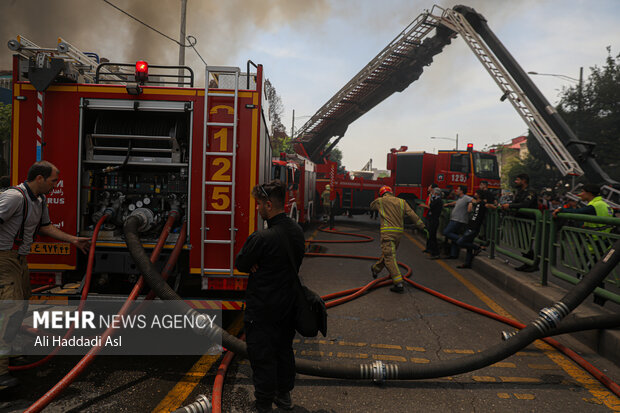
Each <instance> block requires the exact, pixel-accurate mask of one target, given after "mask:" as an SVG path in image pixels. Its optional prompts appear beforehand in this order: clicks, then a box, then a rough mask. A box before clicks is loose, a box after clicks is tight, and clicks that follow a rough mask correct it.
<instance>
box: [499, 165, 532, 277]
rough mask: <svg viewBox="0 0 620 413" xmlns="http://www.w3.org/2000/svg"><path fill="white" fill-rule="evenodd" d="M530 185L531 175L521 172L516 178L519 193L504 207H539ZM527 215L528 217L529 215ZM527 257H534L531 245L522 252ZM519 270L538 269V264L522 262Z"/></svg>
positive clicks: (503, 206)
mask: <svg viewBox="0 0 620 413" xmlns="http://www.w3.org/2000/svg"><path fill="white" fill-rule="evenodd" d="M529 186H530V177H529V175H528V174H519V175H517V176H516V178H515V187H516V188H517V193H516V194H515V198H514V201H512V202H511V203H510V204H503V205H502V209H505V210H507V209H513V210H515V209H516V210H518V209H519V208H531V209H538V196H537V195H536V192H534V191H533V190H531V189H529ZM517 216H518V214H517ZM525 217H528V216H527V215H526V216H525ZM521 255H523V256H524V257H525V258H529V259H531V260H533V259H534V248H533V247H531V246H530V250H529V251H528V252H526V253H523V254H521ZM515 270H517V271H523V272H534V271H537V270H538V266H536V265H529V264H522V265H521V266H519V267H517V268H515Z"/></svg>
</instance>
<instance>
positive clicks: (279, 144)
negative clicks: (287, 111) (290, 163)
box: [265, 79, 293, 153]
mask: <svg viewBox="0 0 620 413" xmlns="http://www.w3.org/2000/svg"><path fill="white" fill-rule="evenodd" d="M265 99H267V102H268V103H269V111H268V116H269V120H270V121H271V136H270V137H269V138H270V141H271V149H272V151H273V152H274V153H279V152H287V153H291V152H292V150H293V146H292V144H291V139H290V138H289V137H288V135H287V134H286V128H285V127H284V124H283V123H282V113H283V112H284V105H283V104H282V98H280V95H278V92H277V91H276V88H275V87H274V86H273V85H272V84H271V81H270V80H269V79H265Z"/></svg>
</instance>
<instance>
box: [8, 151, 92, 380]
mask: <svg viewBox="0 0 620 413" xmlns="http://www.w3.org/2000/svg"><path fill="white" fill-rule="evenodd" d="M58 174H59V171H58V168H56V167H55V166H54V165H52V164H51V163H49V162H47V161H40V162H36V163H34V164H33V165H32V166H31V167H30V170H28V178H27V181H26V182H24V183H22V184H20V185H18V186H16V187H11V188H9V189H7V190H6V191H4V192H3V193H2V194H0V301H4V300H16V301H23V303H22V304H23V305H13V306H10V307H3V308H2V309H1V311H0V354H4V355H2V356H0V390H2V389H3V388H9V387H14V386H16V385H17V384H19V382H18V380H17V379H16V378H14V377H13V376H11V375H10V374H9V369H8V368H9V359H8V358H7V356H6V354H10V352H11V342H12V341H13V340H14V339H15V336H16V334H17V332H18V330H19V328H20V326H21V323H22V319H23V317H24V315H25V313H26V309H27V301H25V300H28V299H29V298H30V295H31V291H30V275H29V272H28V264H27V262H26V256H27V255H28V253H29V252H30V246H31V245H32V242H33V240H34V237H35V236H36V234H37V232H39V233H41V234H43V235H45V236H48V237H52V238H55V239H57V240H59V241H64V242H69V243H71V244H73V245H75V246H76V247H77V248H79V249H80V250H82V252H86V251H87V250H88V248H89V246H90V238H82V237H76V236H74V235H70V234H67V233H66V232H63V231H61V230H60V229H58V228H56V227H55V226H54V225H51V221H50V217H49V212H48V210H47V201H46V199H45V194H48V193H50V192H51V191H52V189H54V187H55V186H56V183H57V182H58ZM5 303H6V302H5Z"/></svg>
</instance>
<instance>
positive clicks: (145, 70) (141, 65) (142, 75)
mask: <svg viewBox="0 0 620 413" xmlns="http://www.w3.org/2000/svg"><path fill="white" fill-rule="evenodd" d="M148 79H149V64H148V63H147V62H145V61H143V60H139V61H137V62H136V82H139V83H144V82H146V81H147V80H148Z"/></svg>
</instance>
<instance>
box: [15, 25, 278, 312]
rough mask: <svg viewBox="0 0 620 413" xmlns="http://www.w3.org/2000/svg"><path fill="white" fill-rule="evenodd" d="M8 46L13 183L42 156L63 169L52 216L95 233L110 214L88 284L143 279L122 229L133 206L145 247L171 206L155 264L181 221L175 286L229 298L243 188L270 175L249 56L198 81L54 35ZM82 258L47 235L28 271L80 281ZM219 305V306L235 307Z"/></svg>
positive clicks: (248, 213)
mask: <svg viewBox="0 0 620 413" xmlns="http://www.w3.org/2000/svg"><path fill="white" fill-rule="evenodd" d="M9 47H10V48H11V49H12V50H13V51H14V52H15V55H14V58H13V128H12V129H13V130H12V132H13V133H12V142H11V146H12V147H11V183H12V185H16V184H18V183H19V182H20V181H22V180H24V179H25V176H26V172H27V170H28V168H29V167H30V165H31V164H32V163H33V162H35V161H38V160H41V159H43V160H47V161H50V162H52V163H53V164H54V165H56V166H57V167H58V168H59V169H60V172H61V174H60V182H59V184H58V186H57V188H56V189H55V190H54V191H53V193H51V194H50V195H49V197H48V204H49V211H50V216H51V219H52V222H53V223H54V224H55V225H57V226H59V227H60V228H62V229H63V230H64V231H66V232H68V233H73V234H79V235H81V236H91V235H92V233H93V227H94V225H95V224H96V223H97V221H98V219H99V218H100V217H101V216H102V215H103V214H104V213H105V214H110V218H108V219H107V220H106V221H105V224H104V226H103V229H102V231H101V232H100V235H99V237H98V239H97V241H96V243H94V244H93V248H95V264H94V272H93V273H94V275H95V277H96V278H95V282H93V285H94V286H95V288H96V289H97V288H98V289H99V290H101V292H105V291H107V290H112V289H114V288H115V287H119V286H120V287H123V286H130V285H131V284H132V283H133V282H135V280H136V279H137V276H138V275H139V274H138V272H137V269H136V267H135V265H134V263H133V261H132V259H131V257H130V256H129V253H128V252H127V250H126V245H125V242H124V238H123V232H122V226H123V222H124V220H125V219H126V217H127V216H128V215H129V214H131V213H133V212H135V211H139V212H140V213H142V214H144V216H146V217H147V221H148V225H146V226H145V227H144V228H142V229H141V230H142V234H141V239H142V240H143V246H144V247H145V248H146V249H149V248H153V247H154V245H155V240H156V239H157V237H158V235H159V233H160V232H161V230H162V226H163V223H164V221H166V218H167V217H168V216H169V214H170V213H171V211H173V210H174V211H176V212H177V213H178V214H179V217H180V219H179V220H177V222H176V224H175V225H174V226H173V228H172V231H171V233H170V235H169V236H168V239H167V240H166V243H165V246H164V252H163V253H162V255H161V257H160V261H161V262H159V263H158V265H160V266H162V265H163V262H165V260H166V258H167V255H168V254H169V253H170V251H171V249H172V248H173V246H174V244H175V242H176V240H177V238H178V237H179V228H180V226H181V223H182V221H183V220H185V221H187V239H186V244H185V247H184V251H183V253H182V255H181V257H180V258H179V260H178V264H177V271H176V272H175V274H176V275H177V276H176V277H175V280H174V287H175V288H176V289H177V290H182V291H184V292H185V293H186V295H187V294H188V293H187V291H191V293H189V294H191V295H193V294H195V293H196V292H200V290H201V288H202V290H206V291H207V294H206V295H207V296H209V297H213V298H218V299H223V298H230V297H232V298H235V297H238V295H237V294H235V293H234V292H239V291H242V290H244V289H245V288H246V285H247V274H242V273H239V272H238V271H237V270H235V268H234V257H235V255H236V254H237V252H238V251H239V250H240V248H241V246H242V245H243V242H244V241H245V239H246V237H247V236H248V235H249V234H251V233H252V232H253V231H255V230H256V229H257V228H262V226H263V222H262V219H261V218H260V216H259V215H258V214H257V212H256V205H255V200H254V199H253V198H252V197H251V196H250V192H251V189H252V188H253V187H254V185H256V184H259V183H264V182H265V181H266V180H268V179H269V175H270V172H271V171H270V170H271V147H270V142H269V137H268V125H267V123H266V120H265V119H266V117H265V116H264V115H263V113H262V112H263V99H264V95H263V80H264V75H263V68H262V65H254V64H253V63H252V62H251V61H248V70H247V72H245V73H242V72H241V70H240V69H239V68H237V67H224V66H218V67H213V66H207V68H206V72H205V79H206V80H205V83H206V85H207V87H206V88H200V87H195V86H194V73H193V71H192V70H191V69H190V68H189V67H177V66H156V65H149V64H148V63H147V62H143V61H142V62H138V63H137V64H135V65H134V64H121V63H99V61H98V57H97V56H96V55H94V54H86V53H83V52H81V51H79V50H78V49H76V48H75V47H74V46H72V45H70V44H69V43H68V42H66V41H64V40H62V39H58V44H57V46H56V47H53V48H41V47H39V46H37V45H36V44H34V43H33V42H30V41H28V40H27V39H25V38H23V37H18V38H17V39H16V40H12V41H11V42H9ZM250 65H254V67H255V69H256V71H255V72H254V73H250V70H249V69H250ZM85 262H86V260H85V257H84V256H83V255H82V254H81V253H79V252H77V251H76V249H75V248H74V247H73V246H72V245H69V244H64V243H60V242H57V241H55V240H52V239H43V238H40V239H38V241H37V242H36V243H35V244H34V245H33V246H32V250H31V254H30V256H29V268H30V270H31V271H33V272H36V273H39V274H47V275H50V274H51V276H52V277H53V278H54V280H46V282H48V281H55V282H53V284H63V285H66V283H67V281H77V282H78V284H76V285H78V286H79V282H80V280H81V279H82V278H81V277H82V276H83V275H84V270H85V268H84V267H85ZM46 277H47V276H46ZM79 288H80V287H78V288H77V290H79ZM77 292H78V291H74V290H67V289H64V290H60V289H58V288H57V289H56V293H59V294H67V295H72V294H73V295H75V293H77ZM226 303H227V304H226ZM226 303H219V304H217V305H220V304H221V307H220V308H225V309H234V308H237V307H238V308H241V303H240V302H238V301H234V300H233V301H226Z"/></svg>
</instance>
